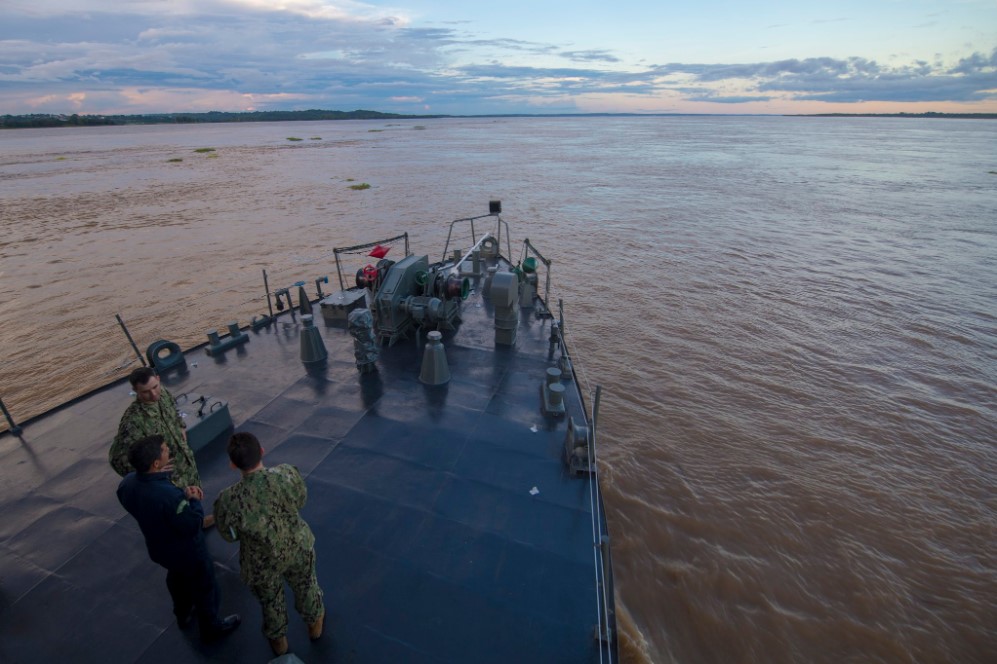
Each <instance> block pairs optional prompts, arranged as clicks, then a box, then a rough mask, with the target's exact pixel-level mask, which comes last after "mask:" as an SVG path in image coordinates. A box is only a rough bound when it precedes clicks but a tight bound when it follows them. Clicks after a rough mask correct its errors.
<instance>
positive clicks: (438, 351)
mask: <svg viewBox="0 0 997 664" xmlns="http://www.w3.org/2000/svg"><path fill="white" fill-rule="evenodd" d="M426 338H427V339H428V341H427V342H426V350H424V351H423V353H422V371H420V372H419V380H420V381H421V382H423V383H425V384H426V385H443V384H444V383H446V382H447V381H449V380H450V366H449V365H448V364H447V351H446V349H445V348H444V347H443V335H442V334H441V333H439V332H437V331H436V330H433V331H432V332H430V333H429V334H427V335H426Z"/></svg>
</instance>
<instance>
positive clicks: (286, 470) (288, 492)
mask: <svg viewBox="0 0 997 664" xmlns="http://www.w3.org/2000/svg"><path fill="white" fill-rule="evenodd" d="M228 456H229V459H230V460H231V461H232V467H233V468H236V469H237V470H239V471H241V472H242V480H241V481H240V482H239V483H238V484H234V485H232V486H230V487H229V488H227V489H225V490H224V491H222V493H221V495H220V496H218V500H216V501H215V519H216V525H217V526H218V532H219V534H220V535H221V536H222V538H224V539H225V540H226V541H228V542H235V541H236V540H238V541H239V567H240V570H241V575H242V580H243V581H244V582H245V583H246V585H248V586H249V589H250V590H252V591H253V594H254V595H256V598H257V599H258V600H259V601H260V604H261V606H262V608H263V633H264V634H265V635H266V637H267V639H269V640H270V647H271V648H272V649H273V651H274V654H276V655H283V654H284V653H286V652H287V649H288V644H287V605H286V603H285V601H284V579H287V582H288V584H289V585H290V586H291V590H292V591H293V592H294V608H295V609H297V610H298V613H299V614H301V617H302V618H304V620H305V622H306V623H307V624H308V636H309V637H310V638H312V639H317V638H319V637H320V636H321V635H322V626H323V621H324V620H325V606H324V605H323V603H322V589H321V588H320V587H319V585H318V579H317V578H316V576H315V535H313V534H312V530H311V528H309V527H308V524H307V523H305V521H304V519H302V518H301V515H300V514H299V513H298V510H300V509H301V508H302V507H304V505H305V500H306V498H307V496H308V490H307V489H306V488H305V481H304V480H303V479H302V477H301V473H299V472H298V469H297V468H295V467H294V466H291V465H288V464H282V465H280V466H274V467H273V468H266V467H265V466H264V465H263V447H262V446H261V445H260V441H259V440H257V438H256V436H254V435H253V434H251V433H246V432H240V433H235V434H233V435H232V438H231V439H230V440H229V443H228Z"/></svg>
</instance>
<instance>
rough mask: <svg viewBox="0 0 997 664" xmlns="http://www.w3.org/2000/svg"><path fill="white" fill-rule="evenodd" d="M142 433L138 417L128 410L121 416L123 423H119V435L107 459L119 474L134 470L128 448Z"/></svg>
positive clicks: (122, 474)
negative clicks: (129, 458) (129, 459)
mask: <svg viewBox="0 0 997 664" xmlns="http://www.w3.org/2000/svg"><path fill="white" fill-rule="evenodd" d="M142 435H143V434H142V430H141V429H140V428H139V427H138V422H137V420H136V418H135V417H133V416H132V415H131V414H130V412H127V411H126V412H125V414H124V416H123V417H122V418H121V423H120V424H118V435H116V436H115V437H114V442H113V443H111V449H110V450H109V451H108V453H107V460H108V461H109V462H110V463H111V468H113V469H114V472H116V473H117V474H118V475H121V476H122V477H124V476H125V475H127V474H128V473H130V472H132V470H134V469H133V468H132V464H131V463H130V462H129V461H128V448H129V447H131V444H132V443H133V442H135V441H136V440H138V439H139V438H141V437H142Z"/></svg>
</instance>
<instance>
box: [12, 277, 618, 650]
mask: <svg viewBox="0 0 997 664" xmlns="http://www.w3.org/2000/svg"><path fill="white" fill-rule="evenodd" d="M463 310H464V318H465V320H464V323H463V324H462V325H461V327H460V329H459V330H458V332H457V333H456V334H454V333H450V334H447V335H445V336H444V345H445V347H446V351H447V356H448V360H449V364H450V369H451V373H452V380H451V381H450V382H449V383H448V384H447V385H444V386H440V387H427V386H424V385H423V384H421V383H420V382H419V381H418V373H419V365H420V361H421V354H422V351H421V348H417V347H416V344H415V341H414V339H408V340H404V341H401V342H399V343H397V344H396V345H395V346H393V347H392V348H390V349H386V348H382V357H381V360H380V361H379V363H378V366H379V371H378V373H375V374H370V375H367V376H361V375H360V374H359V373H358V372H357V370H356V368H355V366H354V361H353V340H352V338H351V337H350V336H349V335H348V334H347V333H346V332H345V330H341V329H337V328H328V327H325V326H324V325H323V324H322V321H321V318H320V316H319V314H318V309H317V307H316V319H317V324H318V327H319V329H320V330H321V331H322V334H323V336H324V339H325V344H326V347H327V348H328V350H329V355H330V357H329V362H328V369H327V371H326V372H325V373H324V374H323V375H318V376H309V375H308V374H307V373H306V372H305V370H304V367H303V365H302V363H301V362H300V360H299V346H298V326H297V324H296V323H293V322H292V321H291V318H290V317H289V316H288V315H286V314H284V315H282V316H281V317H280V319H279V321H278V322H277V323H276V324H275V325H273V326H271V327H270V328H268V329H264V330H261V331H260V332H258V333H254V332H250V333H249V334H250V336H251V340H250V342H249V343H248V344H246V345H245V346H244V347H242V348H240V349H233V350H230V351H228V352H227V353H226V354H225V356H224V357H223V358H221V359H220V360H215V359H212V358H210V357H208V356H207V355H206V354H205V353H204V351H203V350H202V349H195V350H191V351H188V352H187V353H186V357H187V360H188V363H192V362H196V363H197V367H193V366H191V367H190V369H189V371H188V373H187V374H186V375H183V376H178V375H168V376H167V377H166V378H165V379H164V384H166V385H167V386H168V387H169V389H170V390H171V391H172V392H173V393H174V394H175V395H176V394H180V393H185V392H191V393H197V394H208V395H211V396H213V397H217V398H221V399H224V400H227V401H228V402H229V407H230V410H231V413H232V418H233V420H234V422H235V425H236V428H237V429H240V430H248V431H253V432H254V433H256V434H257V435H258V436H259V438H260V440H261V442H262V443H263V445H264V447H265V448H266V450H267V454H266V459H265V461H266V462H267V463H268V464H271V465H275V464H278V463H292V464H294V465H296V466H297V467H298V468H299V469H300V470H301V472H302V474H303V475H304V476H305V480H306V483H307V485H308V490H309V497H308V504H307V505H306V507H305V509H304V511H303V515H304V517H305V519H306V520H307V521H308V522H309V524H310V525H311V527H312V529H313V530H314V532H315V537H316V549H317V552H318V578H319V582H320V584H321V585H322V587H323V589H324V590H325V597H326V606H327V614H328V615H327V619H326V632H325V635H324V636H323V638H322V639H320V640H318V641H316V642H310V641H309V640H308V637H307V632H306V628H305V625H304V624H303V622H302V621H301V620H300V618H299V617H298V615H297V613H296V612H295V611H294V610H293V608H292V609H291V610H290V625H289V631H288V639H289V641H290V645H291V650H292V652H294V653H295V654H296V655H297V656H298V657H300V658H301V659H302V660H304V661H305V662H318V661H336V662H416V663H417V662H496V663H498V662H502V663H507V662H543V663H545V664H546V663H551V662H586V661H599V660H600V653H602V654H603V655H605V654H606V653H607V652H608V651H607V650H606V649H605V646H601V645H600V643H599V642H598V641H596V640H595V638H594V634H595V632H596V625H597V623H598V617H597V613H596V611H597V609H596V573H595V570H594V565H595V563H594V556H593V544H592V541H593V535H592V522H591V509H590V504H591V500H590V498H591V497H590V495H589V490H590V485H589V482H587V481H586V480H585V479H577V478H571V477H569V475H568V473H567V471H566V469H565V467H564V464H563V463H562V462H561V460H560V455H561V449H562V445H563V440H564V436H565V429H566V419H564V418H560V419H554V418H548V417H545V416H544V415H543V414H542V413H541V408H540V394H539V391H540V390H539V386H540V384H541V382H542V381H543V379H544V373H545V370H546V369H547V367H548V366H551V364H550V363H548V361H547V338H548V335H549V331H550V321H549V320H543V319H541V318H539V317H537V316H534V315H533V313H532V311H530V310H523V312H522V318H521V326H520V330H519V342H518V344H517V347H516V348H515V349H511V350H509V349H505V350H503V349H498V350H496V348H495V347H494V344H493V342H492V339H493V332H492V323H491V313H492V312H491V310H490V307H489V305H488V303H487V302H486V301H483V300H482V299H481V298H480V296H479V295H478V293H477V291H474V292H472V293H471V296H470V297H469V298H468V299H467V300H466V301H465V302H464V306H463ZM130 399H131V397H130V396H129V388H128V385H127V383H126V382H119V383H116V384H115V385H112V386H109V387H108V388H105V389H103V390H101V391H98V392H96V393H94V394H92V395H90V396H88V397H87V398H85V399H82V400H79V401H77V402H75V403H73V404H70V405H69V406H67V407H65V408H63V409H61V410H58V411H56V412H53V413H50V414H48V415H47V416H44V417H42V418H38V419H36V420H35V421H32V422H29V423H28V424H26V425H25V427H24V434H23V438H22V439H18V438H15V437H13V436H11V435H10V434H9V433H6V434H3V436H2V437H0V480H2V481H0V509H2V514H3V517H2V519H0V661H3V662H18V663H20V662H24V663H28V662H32V663H33V662H54V661H73V662H132V661H135V662H193V661H209V660H225V661H239V662H265V661H267V660H269V659H270V658H271V654H270V650H269V647H268V645H267V641H266V639H265V638H264V637H263V635H262V633H261V631H260V624H261V618H260V612H259V606H258V604H257V603H256V601H255V599H254V598H253V596H252V595H251V594H250V593H249V591H248V590H247V589H246V588H245V587H244V586H243V584H242V583H241V582H240V580H239V576H238V547H237V545H235V544H228V543H226V542H224V541H222V540H221V538H220V537H219V536H218V534H217V532H214V531H209V534H208V545H209V548H210V550H211V552H212V554H213V555H214V557H215V560H216V566H217V572H218V581H219V584H220V586H221V589H222V612H223V614H228V613H232V612H238V613H240V614H242V617H243V625H242V627H241V628H240V629H239V630H238V631H236V632H235V633H234V634H233V635H232V636H230V637H228V638H227V639H225V640H223V641H221V642H219V643H215V644H211V645H204V644H202V643H201V642H200V640H199V639H198V638H197V629H196V627H194V628H188V629H187V630H180V629H179V628H178V627H177V626H176V624H175V622H174V619H173V614H172V611H171V606H170V599H169V596H168V594H167V592H166V588H165V583H164V580H165V570H163V569H162V568H159V567H158V566H156V565H155V564H154V563H152V562H151V561H150V560H149V559H148V556H147V554H146V550H145V546H144V544H143V541H142V536H141V533H140V532H139V529H138V527H137V525H136V524H135V522H134V521H133V520H132V518H131V517H130V516H128V515H127V514H126V513H125V512H124V510H123V509H122V508H121V507H120V505H119V504H118V502H117V500H116V498H115V488H116V486H117V483H118V479H119V478H118V477H117V475H116V474H115V473H114V472H113V471H112V470H111V468H110V466H109V465H108V463H107V460H106V455H107V449H108V446H109V444H110V440H111V438H112V437H113V434H114V431H115V429H116V427H117V421H118V418H119V417H120V414H121V412H122V411H123V410H124V408H125V407H126V406H127V404H128V402H129V401H130ZM566 402H567V404H568V410H569V414H570V415H573V416H574V417H575V418H576V420H577V421H582V420H583V419H584V418H583V415H582V410H581V404H580V401H579V398H578V395H577V394H576V393H575V390H574V389H571V388H569V389H568V391H567V397H566ZM531 428H535V429H536V431H533V430H531ZM225 439H226V437H225V436H221V437H219V438H217V439H216V440H215V441H213V442H212V443H211V444H210V445H209V446H208V447H206V448H204V449H203V450H201V451H199V452H198V454H197V461H198V466H199V468H200V472H201V477H202V482H203V484H204V490H205V494H206V496H207V500H208V501H209V503H210V501H212V500H213V499H214V498H215V497H216V496H217V495H218V493H219V492H220V491H221V489H223V488H224V487H226V486H228V485H229V484H232V483H234V482H235V481H237V480H238V475H237V474H236V473H235V471H233V470H232V469H231V468H230V467H229V465H228V459H227V457H226V455H225V451H224V444H225ZM534 486H535V487H537V489H539V491H540V493H539V494H538V495H536V496H533V495H531V494H530V490H531V488H533V487H534Z"/></svg>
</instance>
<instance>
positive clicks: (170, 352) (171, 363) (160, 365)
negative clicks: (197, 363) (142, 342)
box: [145, 339, 187, 373]
mask: <svg viewBox="0 0 997 664" xmlns="http://www.w3.org/2000/svg"><path fill="white" fill-rule="evenodd" d="M145 356H146V358H148V360H149V364H150V365H152V366H153V367H155V368H156V371H158V372H159V373H164V372H166V371H169V370H170V369H173V368H175V367H179V366H184V365H186V364H187V361H186V360H185V359H184V357H183V353H182V352H181V351H180V346H178V345H177V344H175V343H173V342H172V341H167V340H165V339H160V340H159V341H154V342H152V343H151V344H149V347H148V348H147V349H146V351H145Z"/></svg>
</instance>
